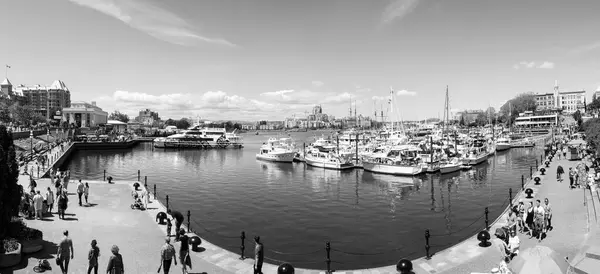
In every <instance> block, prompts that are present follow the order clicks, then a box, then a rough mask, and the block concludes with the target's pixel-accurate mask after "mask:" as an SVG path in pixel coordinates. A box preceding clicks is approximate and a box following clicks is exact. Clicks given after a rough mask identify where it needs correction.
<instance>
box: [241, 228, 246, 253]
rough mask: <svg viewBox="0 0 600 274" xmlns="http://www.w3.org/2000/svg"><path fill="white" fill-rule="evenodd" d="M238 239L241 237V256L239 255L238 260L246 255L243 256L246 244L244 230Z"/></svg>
mask: <svg viewBox="0 0 600 274" xmlns="http://www.w3.org/2000/svg"><path fill="white" fill-rule="evenodd" d="M240 239H242V246H240V249H241V250H242V256H240V260H244V259H246V257H244V249H246V245H245V240H246V232H244V231H242V235H241V236H240Z"/></svg>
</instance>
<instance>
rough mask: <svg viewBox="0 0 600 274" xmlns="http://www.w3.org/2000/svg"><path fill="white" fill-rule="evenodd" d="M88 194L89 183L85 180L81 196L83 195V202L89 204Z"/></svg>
mask: <svg viewBox="0 0 600 274" xmlns="http://www.w3.org/2000/svg"><path fill="white" fill-rule="evenodd" d="M88 195H90V185H89V184H88V183H87V182H86V183H85V187H84V188H83V196H85V204H86V205H89V204H90V203H89V202H88Z"/></svg>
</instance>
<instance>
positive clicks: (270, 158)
mask: <svg viewBox="0 0 600 274" xmlns="http://www.w3.org/2000/svg"><path fill="white" fill-rule="evenodd" d="M294 155H295V153H294V152H289V153H273V154H270V153H269V154H256V159H258V160H262V161H267V162H278V163H291V162H293V161H294Z"/></svg>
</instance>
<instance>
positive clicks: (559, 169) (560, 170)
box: [556, 165, 565, 182]
mask: <svg viewBox="0 0 600 274" xmlns="http://www.w3.org/2000/svg"><path fill="white" fill-rule="evenodd" d="M564 173H565V170H564V169H563V167H562V166H560V165H559V166H558V167H557V168H556V180H557V181H559V182H562V180H563V179H562V175H563V174H564Z"/></svg>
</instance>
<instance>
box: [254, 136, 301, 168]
mask: <svg viewBox="0 0 600 274" xmlns="http://www.w3.org/2000/svg"><path fill="white" fill-rule="evenodd" d="M289 141H291V139H289V138H282V139H280V140H278V139H276V138H269V140H268V141H267V144H264V145H262V146H261V147H260V151H259V152H258V154H256V159H259V160H263V161H269V162H282V163H291V162H293V161H294V156H295V155H296V152H295V151H294V150H293V149H291V144H290V143H288V142H289Z"/></svg>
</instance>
